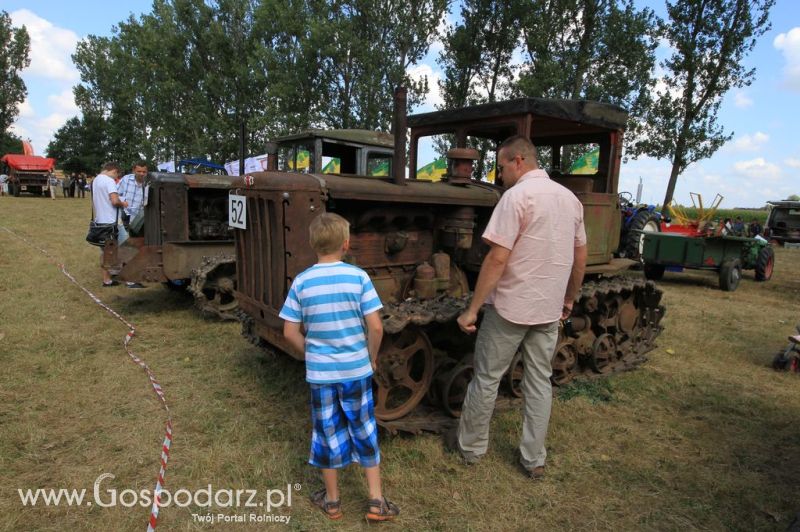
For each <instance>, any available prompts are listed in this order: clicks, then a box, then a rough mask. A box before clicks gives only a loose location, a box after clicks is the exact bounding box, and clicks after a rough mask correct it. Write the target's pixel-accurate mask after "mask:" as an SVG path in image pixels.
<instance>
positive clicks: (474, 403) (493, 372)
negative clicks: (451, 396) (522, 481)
mask: <svg viewBox="0 0 800 532" xmlns="http://www.w3.org/2000/svg"><path fill="white" fill-rule="evenodd" d="M557 340H558V322H557V321H555V322H553V323H545V324H541V325H518V324H516V323H512V322H510V321H508V320H506V319H504V318H503V317H501V316H500V315H499V314H498V313H497V311H496V310H495V309H494V308H493V307H487V308H486V310H485V312H484V316H483V322H482V323H481V326H480V329H479V330H478V338H477V340H476V343H475V376H474V378H473V379H472V381H471V382H470V383H469V388H468V389H467V395H466V397H465V399H464V406H463V407H462V411H461V419H460V421H459V425H458V446H459V448H460V449H461V452H462V454H463V455H464V457H465V458H467V459H470V458H478V457H480V456H482V455H484V454H486V451H487V449H488V447H489V422H490V421H491V418H492V412H493V411H494V403H495V399H496V398H497V388H498V386H499V385H500V379H502V378H503V374H504V373H505V372H506V370H508V368H509V366H510V365H511V360H512V359H513V358H514V355H515V354H516V353H517V351H518V350H519V351H521V352H522V363H523V365H524V367H525V375H524V377H523V379H522V392H523V395H524V397H525V404H524V408H523V414H524V420H523V424H522V441H521V442H520V446H519V450H520V461H521V462H522V465H523V466H524V467H525V468H526V469H533V468H534V467H537V466H543V465H544V463H545V459H546V458H547V450H546V449H545V445H544V442H545V437H546V436H547V425H548V423H549V421H550V410H551V408H552V404H553V391H552V386H551V384H550V375H551V373H552V368H551V365H550V359H551V358H552V356H553V352H554V351H555V345H556V341H557Z"/></svg>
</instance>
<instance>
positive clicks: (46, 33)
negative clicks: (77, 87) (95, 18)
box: [11, 9, 79, 81]
mask: <svg viewBox="0 0 800 532" xmlns="http://www.w3.org/2000/svg"><path fill="white" fill-rule="evenodd" d="M11 21H12V23H13V25H14V26H17V27H19V26H23V25H24V26H25V29H27V30H28V35H30V37H31V52H30V59H31V64H30V66H29V67H28V68H27V69H25V70H24V72H25V73H26V74H32V75H36V76H41V77H45V78H52V79H57V80H62V81H75V80H77V79H78V77H79V75H78V70H77V69H76V68H75V66H74V65H73V63H72V58H71V55H72V53H73V52H74V51H75V46H76V45H77V44H78V36H77V34H75V32H73V31H71V30H67V29H64V28H59V27H57V26H54V25H53V24H52V23H51V22H50V21H48V20H45V19H43V18H41V17H40V16H38V15H36V14H35V13H33V12H31V11H28V10H27V9H20V10H17V11H14V12H13V13H11Z"/></svg>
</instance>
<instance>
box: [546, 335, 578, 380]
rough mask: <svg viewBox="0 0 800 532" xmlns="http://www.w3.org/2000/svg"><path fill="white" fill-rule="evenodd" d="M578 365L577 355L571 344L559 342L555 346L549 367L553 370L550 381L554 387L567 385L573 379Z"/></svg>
mask: <svg viewBox="0 0 800 532" xmlns="http://www.w3.org/2000/svg"><path fill="white" fill-rule="evenodd" d="M577 363H578V354H577V352H576V351H575V346H573V345H572V342H570V341H566V342H561V343H559V344H558V345H557V346H556V352H555V353H554V354H553V359H552V361H551V362H550V365H551V366H552V368H553V374H552V375H551V376H550V380H551V381H552V382H553V384H555V385H556V386H563V385H564V384H567V383H569V382H570V381H571V380H572V379H573V378H574V377H575V371H576V367H577Z"/></svg>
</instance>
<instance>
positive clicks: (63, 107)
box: [47, 89, 80, 116]
mask: <svg viewBox="0 0 800 532" xmlns="http://www.w3.org/2000/svg"><path fill="white" fill-rule="evenodd" d="M47 102H48V103H49V104H50V108H51V109H53V111H54V112H56V113H59V114H68V115H70V116H75V115H77V114H78V112H79V111H80V109H79V108H78V106H77V104H75V94H74V93H73V92H72V89H66V90H64V91H62V92H61V93H59V94H51V95H50V96H48V97H47Z"/></svg>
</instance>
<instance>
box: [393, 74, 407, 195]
mask: <svg viewBox="0 0 800 532" xmlns="http://www.w3.org/2000/svg"><path fill="white" fill-rule="evenodd" d="M406 94H407V93H406V88H405V87H397V88H396V89H395V91H394V122H393V124H392V135H394V160H393V161H392V177H393V181H394V183H395V184H397V185H404V184H405V182H406V130H407V127H408V125H407V124H408V122H407V120H406V113H407V106H406V99H407V97H406Z"/></svg>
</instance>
